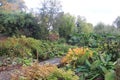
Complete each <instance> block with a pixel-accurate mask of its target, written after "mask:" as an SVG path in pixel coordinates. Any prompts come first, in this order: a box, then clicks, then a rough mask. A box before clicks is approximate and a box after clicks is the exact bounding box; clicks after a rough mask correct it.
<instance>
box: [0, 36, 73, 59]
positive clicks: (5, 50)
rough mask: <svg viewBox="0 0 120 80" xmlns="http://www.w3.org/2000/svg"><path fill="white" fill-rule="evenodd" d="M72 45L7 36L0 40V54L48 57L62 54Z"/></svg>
mask: <svg viewBox="0 0 120 80" xmlns="http://www.w3.org/2000/svg"><path fill="white" fill-rule="evenodd" d="M71 47H72V46H69V45H65V44H58V43H54V42H52V43H51V42H50V41H40V40H36V39H33V38H26V37H25V36H22V37H20V38H16V37H13V38H8V39H7V40H5V41H2V42H0V55H1V56H3V55H8V56H11V57H32V58H39V59H48V58H51V57H58V56H62V55H64V54H65V53H66V52H67V50H68V49H69V48H71Z"/></svg>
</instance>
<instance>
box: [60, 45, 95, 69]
mask: <svg viewBox="0 0 120 80" xmlns="http://www.w3.org/2000/svg"><path fill="white" fill-rule="evenodd" d="M93 54H94V52H93V51H92V50H90V49H88V48H84V47H81V48H73V49H69V51H68V53H67V54H66V56H65V57H63V59H62V60H61V63H63V64H65V63H67V64H69V63H72V64H73V66H74V67H75V65H77V63H83V62H84V61H85V60H86V59H89V58H90V57H92V55H93Z"/></svg>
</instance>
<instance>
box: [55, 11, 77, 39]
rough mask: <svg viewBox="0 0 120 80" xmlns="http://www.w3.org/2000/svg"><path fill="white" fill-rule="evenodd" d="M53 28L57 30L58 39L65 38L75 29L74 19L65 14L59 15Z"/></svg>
mask: <svg viewBox="0 0 120 80" xmlns="http://www.w3.org/2000/svg"><path fill="white" fill-rule="evenodd" d="M55 26H56V28H57V30H58V33H59V35H60V37H64V38H67V37H68V36H69V35H70V34H72V33H73V32H74V29H75V17H74V16H72V15H70V14H69V13H67V14H63V13H61V14H59V15H58V17H57V19H56V23H55Z"/></svg>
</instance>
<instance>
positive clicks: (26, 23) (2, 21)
mask: <svg viewBox="0 0 120 80" xmlns="http://www.w3.org/2000/svg"><path fill="white" fill-rule="evenodd" d="M39 31H40V28H39V25H38V23H37V20H36V19H35V17H33V15H32V14H30V13H24V12H15V13H13V12H0V32H1V33H6V34H8V35H10V36H13V35H15V36H20V35H25V36H31V37H34V38H40V37H39V36H40V33H39Z"/></svg>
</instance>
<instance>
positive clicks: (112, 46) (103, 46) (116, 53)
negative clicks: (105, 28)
mask: <svg viewBox="0 0 120 80" xmlns="http://www.w3.org/2000/svg"><path fill="white" fill-rule="evenodd" d="M119 39H120V36H119V35H110V34H106V35H104V37H103V38H102V41H101V42H100V43H99V47H98V52H99V53H106V54H108V55H110V56H111V58H112V59H111V60H112V61H116V60H117V59H118V58H120V50H119V48H120V40H119Z"/></svg>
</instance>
